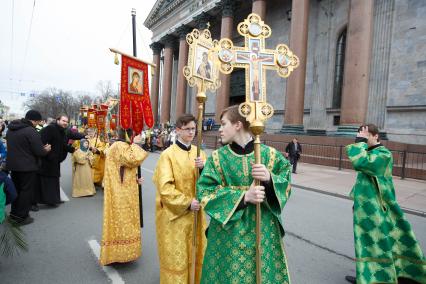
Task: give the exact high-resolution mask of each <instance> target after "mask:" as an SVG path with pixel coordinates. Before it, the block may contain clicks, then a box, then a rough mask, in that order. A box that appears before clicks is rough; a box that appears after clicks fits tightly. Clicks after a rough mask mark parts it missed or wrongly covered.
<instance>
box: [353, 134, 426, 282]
mask: <svg viewBox="0 0 426 284" xmlns="http://www.w3.org/2000/svg"><path fill="white" fill-rule="evenodd" d="M346 151H347V154H348V157H349V159H350V161H351V162H352V165H353V167H354V169H355V170H356V171H357V172H358V174H357V179H356V183H355V185H354V187H353V189H352V192H351V197H352V198H353V200H354V219H353V222H354V239H355V255H356V274H357V283H359V284H364V283H397V278H399V277H404V278H409V279H412V280H415V281H417V282H419V283H426V259H425V257H424V254H423V252H422V250H421V248H420V246H419V244H418V242H417V240H416V237H415V235H414V233H413V231H412V229H411V226H410V223H408V221H407V220H406V219H405V217H404V213H403V212H402V210H401V208H400V207H399V205H398V203H397V202H396V198H395V189H394V185H393V181H392V164H393V158H392V153H391V152H390V151H389V150H388V149H386V148H385V147H384V146H382V145H380V144H378V145H376V146H373V147H370V148H368V145H367V144H366V143H364V142H359V143H355V144H351V145H348V146H346Z"/></svg>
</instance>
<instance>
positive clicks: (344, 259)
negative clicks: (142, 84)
mask: <svg viewBox="0 0 426 284" xmlns="http://www.w3.org/2000/svg"><path fill="white" fill-rule="evenodd" d="M158 156H159V155H158V154H156V153H154V154H151V155H150V156H149V157H148V158H147V160H146V161H145V162H144V164H143V165H142V175H143V176H144V177H145V184H144V186H143V209H144V225H145V226H144V228H143V229H142V257H141V258H140V259H139V260H137V261H135V262H133V263H128V264H121V265H113V266H109V267H107V268H105V267H104V268H103V267H101V266H100V265H99V263H98V259H97V257H96V253H97V249H98V248H97V246H98V244H99V243H100V239H101V234H102V206H103V194H102V190H98V192H97V194H96V196H94V197H86V198H77V199H76V198H71V166H70V161H69V159H67V160H66V161H65V162H64V163H63V165H62V175H63V176H62V178H61V185H62V188H63V191H64V193H65V194H66V195H67V196H68V197H69V199H70V201H68V202H65V203H64V204H62V205H60V206H59V207H58V208H55V209H47V208H42V209H41V210H40V211H39V212H35V213H32V216H33V217H34V218H35V222H34V223H33V224H30V225H27V226H24V227H23V229H24V231H25V233H26V238H27V241H28V243H29V251H28V252H27V253H22V254H20V255H19V256H17V257H14V258H11V259H5V258H1V257H0V283H3V284H8V283H13V284H16V283H43V284H44V283H52V284H53V283H54V284H56V283H146V284H150V283H159V268H158V267H159V266H158V256H157V243H156V238H155V221H154V220H155V219H154V213H155V212H154V208H155V207H154V200H155V188H154V186H153V184H152V181H151V178H152V171H153V169H154V167H155V164H156V161H157V159H158ZM351 208H352V203H351V201H349V200H345V199H341V198H336V197H332V196H328V195H322V194H319V193H315V192H310V191H306V190H302V189H297V188H294V189H293V193H292V196H291V199H290V200H289V202H288V203H287V206H286V208H285V210H284V212H283V218H284V223H285V229H286V232H287V233H286V237H285V239H284V240H285V245H286V252H287V259H288V262H289V271H290V276H291V280H292V283H296V284H311V283H312V284H316V283H318V284H320V283H327V284H333V283H336V284H337V283H345V280H344V276H345V275H346V274H348V273H350V274H354V273H355V264H354V261H353V257H354V249H353V233H352V212H351V210H352V209H351ZM407 216H408V219H409V220H410V222H411V224H412V226H413V229H414V231H415V233H416V235H417V238H418V239H419V241H420V244H421V246H422V248H423V249H425V248H426V218H422V217H418V216H413V215H407Z"/></svg>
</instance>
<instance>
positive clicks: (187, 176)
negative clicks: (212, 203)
mask: <svg viewBox="0 0 426 284" xmlns="http://www.w3.org/2000/svg"><path fill="white" fill-rule="evenodd" d="M195 127H196V124H195V117H194V116H193V115H190V114H186V115H183V116H181V117H179V118H178V119H177V121H176V130H177V133H178V140H177V141H176V144H173V145H172V146H170V147H169V148H167V150H165V151H164V152H163V153H162V154H161V155H160V159H159V161H158V163H157V167H156V169H155V172H154V176H153V181H154V184H155V185H156V187H157V194H156V227H157V242H158V253H159V258H160V283H161V284H175V283H185V284H186V283H189V282H190V279H191V276H192V271H191V270H192V253H193V245H192V238H193V234H194V233H195V234H196V240H197V246H196V252H195V255H196V257H195V283H199V282H200V279H201V268H202V265H203V258H204V250H205V247H206V238H205V235H204V232H205V230H206V220H205V217H204V212H203V210H202V209H201V207H200V203H199V201H198V200H197V199H196V197H195V183H196V174H197V171H199V170H200V169H202V168H203V167H204V161H205V154H204V153H203V152H202V155H201V157H198V158H197V148H196V147H195V146H193V145H191V142H192V140H193V139H194V136H195V130H196V128H195ZM197 213H198V214H197ZM194 214H197V218H198V219H197V223H198V226H197V230H196V232H194V229H193V225H194Z"/></svg>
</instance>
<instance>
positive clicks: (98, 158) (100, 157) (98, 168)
mask: <svg viewBox="0 0 426 284" xmlns="http://www.w3.org/2000/svg"><path fill="white" fill-rule="evenodd" d="M89 144H90V147H94V148H96V149H98V150H99V153H96V154H94V155H93V165H92V171H93V182H94V183H102V180H103V178H104V171H105V152H106V149H107V145H108V144H107V143H105V142H103V141H101V140H100V138H99V137H98V139H96V138H91V139H89Z"/></svg>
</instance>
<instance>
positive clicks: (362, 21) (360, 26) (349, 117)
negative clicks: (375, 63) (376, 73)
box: [337, 0, 373, 136]
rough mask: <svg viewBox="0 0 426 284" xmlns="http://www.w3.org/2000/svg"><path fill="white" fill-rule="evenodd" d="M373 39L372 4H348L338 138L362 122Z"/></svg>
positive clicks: (356, 0)
mask: <svg viewBox="0 0 426 284" xmlns="http://www.w3.org/2000/svg"><path fill="white" fill-rule="evenodd" d="M372 35H373V0H351V2H350V12H349V25H348V35H347V47H346V58H345V71H344V76H343V92H342V107H341V116H340V126H339V128H338V129H337V132H338V133H337V134H338V135H345V136H347V135H350V136H353V134H354V133H355V132H356V131H357V129H358V127H359V125H360V124H362V123H364V122H365V118H366V113H367V103H368V80H369V73H370V57H371V46H372Z"/></svg>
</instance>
